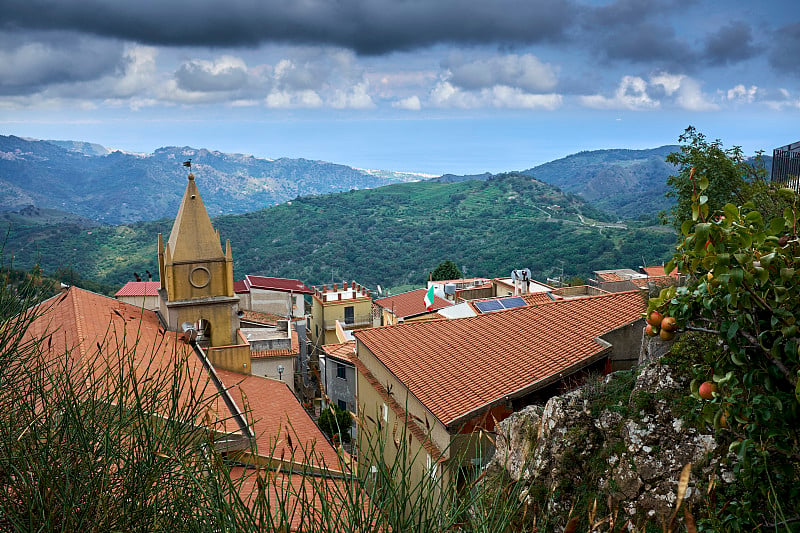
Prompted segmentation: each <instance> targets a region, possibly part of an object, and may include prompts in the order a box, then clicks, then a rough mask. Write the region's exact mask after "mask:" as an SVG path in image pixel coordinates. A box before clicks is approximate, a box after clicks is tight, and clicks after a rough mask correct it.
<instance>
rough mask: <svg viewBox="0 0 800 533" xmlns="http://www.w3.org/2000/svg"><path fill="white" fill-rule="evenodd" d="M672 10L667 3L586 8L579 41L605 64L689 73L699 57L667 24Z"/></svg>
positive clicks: (623, 0)
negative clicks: (686, 71) (622, 64)
mask: <svg viewBox="0 0 800 533" xmlns="http://www.w3.org/2000/svg"><path fill="white" fill-rule="evenodd" d="M675 9H676V6H675V2H673V1H670V0H661V1H651V2H645V1H641V0H619V1H617V2H614V3H612V4H608V5H605V6H601V7H596V8H588V9H587V10H586V11H585V13H584V14H583V16H582V18H581V26H582V28H583V31H584V33H583V35H582V36H581V37H580V38H581V39H582V40H583V41H584V42H585V45H586V46H587V47H588V48H589V49H590V50H592V51H593V53H594V54H595V55H597V56H599V57H600V58H602V59H603V60H606V61H610V62H615V61H629V62H631V63H642V64H645V63H646V64H648V65H649V66H650V67H654V68H661V69H676V68H679V69H680V70H691V69H692V68H693V64H694V63H695V62H696V61H697V59H698V55H697V54H696V53H695V52H694V51H693V50H692V48H691V46H690V45H689V43H687V42H686V41H684V40H682V39H681V38H679V37H678V35H677V34H676V32H675V29H674V28H673V27H672V26H671V25H669V24H668V23H667V20H668V18H669V17H671V16H673V15H674V13H675Z"/></svg>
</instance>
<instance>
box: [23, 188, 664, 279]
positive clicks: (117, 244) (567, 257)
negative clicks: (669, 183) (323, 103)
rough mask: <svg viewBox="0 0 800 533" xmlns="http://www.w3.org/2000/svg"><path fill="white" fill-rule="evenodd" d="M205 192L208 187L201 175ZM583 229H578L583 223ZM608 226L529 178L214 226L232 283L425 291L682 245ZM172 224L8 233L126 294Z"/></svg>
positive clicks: (607, 263) (346, 197) (321, 199)
mask: <svg viewBox="0 0 800 533" xmlns="http://www.w3.org/2000/svg"><path fill="white" fill-rule="evenodd" d="M197 180H198V186H199V187H200V190H201V193H204V192H205V187H207V183H204V181H203V176H202V175H198V178H197ZM581 219H582V220H581ZM608 220H609V217H608V215H606V214H604V213H603V212H600V211H598V210H596V209H594V208H592V207H591V206H589V205H588V204H586V203H584V201H583V200H581V199H580V198H578V197H577V196H574V195H564V194H563V193H561V192H560V191H559V190H558V189H556V188H554V187H552V186H550V185H547V184H545V183H542V182H540V181H537V180H535V179H532V178H530V177H529V176H524V175H522V174H518V173H514V174H504V175H499V176H495V177H493V178H491V179H489V180H487V181H464V182H458V183H436V182H418V183H405V184H396V185H389V186H385V187H381V188H378V189H371V190H360V191H351V192H347V193H339V194H330V195H323V196H312V197H304V198H300V199H296V200H293V201H291V202H288V203H286V204H282V205H279V206H274V207H270V208H267V209H264V210H261V211H256V212H252V213H247V214H244V215H226V216H221V217H218V218H216V219H215V220H214V224H215V226H216V227H217V228H218V229H219V231H220V234H221V235H222V238H223V239H230V241H231V245H232V248H233V257H234V265H235V275H236V277H237V278H241V277H242V276H243V275H244V274H262V275H270V276H280V277H292V278H298V279H301V280H303V281H305V282H307V283H314V284H316V283H323V282H330V281H341V280H344V279H355V280H357V281H358V282H360V283H362V284H366V285H368V286H374V285H376V284H381V285H384V286H395V285H400V284H404V283H414V284H419V283H422V282H424V280H425V279H426V277H427V273H428V272H429V271H431V270H432V269H433V268H434V267H435V266H436V265H437V264H438V263H439V262H440V261H441V260H443V259H452V260H453V261H455V262H456V263H457V264H458V265H459V266H464V267H466V268H467V275H470V276H471V275H475V276H481V275H487V276H504V275H508V273H509V272H510V271H511V269H513V268H523V267H527V268H530V269H531V270H532V271H533V273H534V276H535V277H536V278H538V279H545V278H546V277H548V276H555V275H559V274H560V273H561V271H562V268H563V272H564V275H565V276H572V275H581V276H586V275H588V274H589V273H590V272H591V271H592V270H596V269H604V268H614V267H636V266H638V265H640V264H641V263H642V258H643V257H644V258H645V260H646V261H647V262H649V263H660V262H662V261H663V260H665V259H666V258H667V257H669V256H670V255H671V248H672V245H673V244H674V242H675V236H674V234H672V233H671V232H670V231H669V230H666V231H665V228H663V227H657V228H634V227H628V228H626V229H622V228H610V227H601V226H602V225H603V224H605V223H607V222H608ZM171 224H172V221H171V220H162V221H156V222H146V223H138V224H133V225H129V226H116V227H109V226H104V227H97V228H91V229H81V228H78V227H77V226H71V225H68V224H62V225H58V226H43V225H28V226H19V225H18V226H15V227H12V229H11V232H10V234H9V239H8V242H7V247H8V248H9V249H11V250H13V253H14V255H15V258H16V259H15V261H16V264H17V265H22V266H24V265H28V264H31V263H33V262H34V261H35V260H36V259H37V258H38V259H39V260H40V261H41V264H42V267H43V269H44V270H45V271H53V270H55V269H57V268H65V267H70V268H73V269H74V270H75V271H76V272H78V273H79V274H80V275H82V276H83V277H84V278H88V279H95V280H97V281H100V282H103V283H109V284H116V285H120V284H122V283H124V282H125V281H129V280H132V279H133V272H134V271H135V272H138V273H139V274H140V275H144V272H145V271H146V270H150V271H151V272H153V273H156V272H157V270H158V269H157V265H156V234H157V233H158V232H162V233H164V234H165V236H166V235H167V234H168V233H169V231H170V228H171Z"/></svg>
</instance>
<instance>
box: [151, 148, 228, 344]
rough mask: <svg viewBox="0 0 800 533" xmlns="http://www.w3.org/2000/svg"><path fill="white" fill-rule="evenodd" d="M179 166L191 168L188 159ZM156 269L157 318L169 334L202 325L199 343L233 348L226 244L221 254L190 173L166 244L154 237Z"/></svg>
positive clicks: (217, 239) (220, 246) (217, 238)
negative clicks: (188, 325)
mask: <svg viewBox="0 0 800 533" xmlns="http://www.w3.org/2000/svg"><path fill="white" fill-rule="evenodd" d="M184 166H187V167H190V168H191V160H190V161H187V162H186V163H184ZM158 267H159V272H160V274H161V290H160V291H159V294H160V296H161V315H162V317H163V318H164V320H165V322H166V323H167V324H168V327H169V329H170V330H173V331H179V329H180V327H181V325H182V324H183V323H185V322H191V323H193V324H195V325H198V324H200V325H202V326H204V328H205V331H198V333H199V335H200V337H199V338H202V339H203V340H204V341H205V342H209V341H210V346H226V345H231V344H238V342H237V336H236V331H237V330H238V329H239V316H238V301H239V300H238V298H236V295H235V294H234V292H233V255H232V253H231V250H230V243H229V242H228V243H226V250H225V251H223V249H222V245H221V243H220V236H219V233H218V232H217V231H215V230H214V226H213V225H212V224H211V219H210V218H209V216H208V212H207V211H206V207H205V204H204V203H203V199H202V198H201V197H200V191H199V190H198V188H197V183H196V182H195V177H194V174H192V173H191V172H189V175H188V183H187V185H186V190H185V192H184V194H183V199H182V200H181V205H180V207H179V208H178V214H177V216H176V217H175V222H174V223H173V225H172V231H171V232H170V235H169V239H168V240H167V242H166V244H164V239H163V237H162V236H161V234H159V236H158ZM201 329H202V328H201Z"/></svg>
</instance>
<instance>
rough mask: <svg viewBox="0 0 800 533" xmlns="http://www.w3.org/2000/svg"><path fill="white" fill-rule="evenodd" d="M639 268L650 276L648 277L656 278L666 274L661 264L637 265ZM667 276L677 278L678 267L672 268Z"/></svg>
mask: <svg viewBox="0 0 800 533" xmlns="http://www.w3.org/2000/svg"><path fill="white" fill-rule="evenodd" d="M639 269H640V270H641V271H642V272H644V273H645V274H647V275H648V276H650V277H656V278H658V277H662V276H667V275H668V274H667V273H666V272H664V267H663V266H643V267H639ZM669 276H671V277H674V278H677V277H678V269H677V268H675V269H673V270H672V272H670V273H669Z"/></svg>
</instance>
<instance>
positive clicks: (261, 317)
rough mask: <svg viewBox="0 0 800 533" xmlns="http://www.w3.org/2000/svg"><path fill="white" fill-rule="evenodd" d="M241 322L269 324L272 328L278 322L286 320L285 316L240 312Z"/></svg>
mask: <svg viewBox="0 0 800 533" xmlns="http://www.w3.org/2000/svg"><path fill="white" fill-rule="evenodd" d="M240 318H241V319H242V320H246V321H247V322H257V323H259V324H269V325H271V326H274V325H276V324H277V323H278V321H279V320H286V317H285V316H281V315H274V314H272V313H261V312H259V311H244V310H243V311H242V316H241V317H240Z"/></svg>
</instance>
